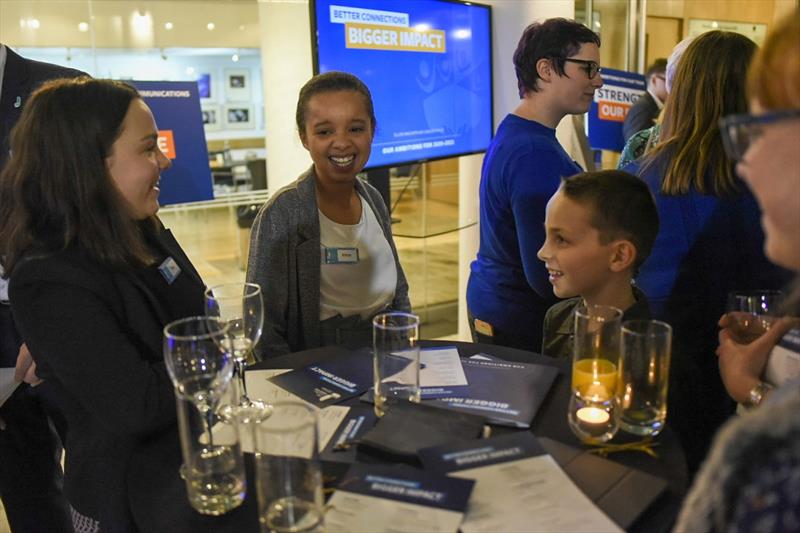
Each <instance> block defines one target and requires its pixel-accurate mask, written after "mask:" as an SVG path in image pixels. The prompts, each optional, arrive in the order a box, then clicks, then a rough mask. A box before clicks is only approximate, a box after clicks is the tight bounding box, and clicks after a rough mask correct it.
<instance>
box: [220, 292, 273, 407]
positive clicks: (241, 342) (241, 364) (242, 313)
mask: <svg viewBox="0 0 800 533" xmlns="http://www.w3.org/2000/svg"><path fill="white" fill-rule="evenodd" d="M205 303H206V315H208V316H211V317H217V318H219V319H220V320H221V321H222V322H224V323H226V324H227V325H228V327H229V329H230V336H231V338H232V343H230V344H229V346H230V353H231V355H232V356H233V359H234V361H235V362H236V375H237V376H238V377H239V380H238V381H239V401H238V403H237V404H236V405H228V406H225V407H224V408H223V409H222V410H221V411H220V414H221V415H222V416H225V417H229V418H230V417H236V418H237V419H239V420H240V421H242V422H248V421H250V420H252V419H254V418H258V417H259V416H263V415H264V414H265V413H268V409H267V406H266V405H265V404H264V403H263V402H261V401H258V400H255V401H253V400H251V399H250V398H249V397H248V396H247V382H246V380H245V369H246V367H247V358H248V357H249V356H250V355H251V354H252V353H253V348H255V346H256V344H258V340H259V339H260V338H261V330H262V328H263V325H264V304H263V301H262V299H261V287H259V286H258V285H257V284H255V283H225V284H222V285H217V286H214V287H211V288H210V289H208V290H206V292H205Z"/></svg>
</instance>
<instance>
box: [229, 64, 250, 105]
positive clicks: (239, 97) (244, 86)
mask: <svg viewBox="0 0 800 533" xmlns="http://www.w3.org/2000/svg"><path fill="white" fill-rule="evenodd" d="M250 92H251V91H250V71H249V70H248V69H228V70H226V71H225V99H226V100H227V101H229V102H248V101H249V100H250Z"/></svg>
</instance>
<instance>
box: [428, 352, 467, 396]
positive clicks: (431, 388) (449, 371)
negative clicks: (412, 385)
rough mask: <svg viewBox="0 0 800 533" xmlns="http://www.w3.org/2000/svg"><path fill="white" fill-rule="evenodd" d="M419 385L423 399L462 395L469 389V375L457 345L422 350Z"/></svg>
mask: <svg viewBox="0 0 800 533" xmlns="http://www.w3.org/2000/svg"><path fill="white" fill-rule="evenodd" d="M419 359H420V363H421V365H420V371H419V387H420V393H421V395H422V399H423V400H425V399H430V398H443V397H447V396H454V395H461V394H463V393H464V391H466V389H467V376H466V375H464V368H463V366H462V365H461V357H460V356H459V355H458V348H456V347H455V346H443V347H441V348H423V349H422V350H420V354H419Z"/></svg>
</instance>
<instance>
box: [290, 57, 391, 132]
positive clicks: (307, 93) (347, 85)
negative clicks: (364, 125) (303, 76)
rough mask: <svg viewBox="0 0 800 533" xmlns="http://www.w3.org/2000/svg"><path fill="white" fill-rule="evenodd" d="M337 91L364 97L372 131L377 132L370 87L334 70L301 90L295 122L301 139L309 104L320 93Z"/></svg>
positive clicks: (345, 73)
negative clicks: (350, 92) (351, 92)
mask: <svg viewBox="0 0 800 533" xmlns="http://www.w3.org/2000/svg"><path fill="white" fill-rule="evenodd" d="M337 91H353V92H356V93H358V94H360V95H361V96H363V97H364V106H365V107H366V109H367V114H368V115H369V120H370V122H371V123H372V131H373V132H374V131H375V126H376V120H375V108H374V106H373V105H372V94H371V93H370V92H369V87H367V85H366V84H365V83H364V82H363V81H361V80H360V79H359V78H358V77H356V76H354V75H352V74H350V73H348V72H339V71H336V70H332V71H330V72H325V73H324V74H317V75H316V76H314V77H313V78H311V79H310V80H308V81H307V82H306V84H305V85H303V88H302V89H300V96H299V97H298V99H297V110H296V111H295V121H296V122H297V131H298V132H299V133H300V138H301V139H302V138H305V134H306V133H305V127H306V113H307V112H308V103H309V102H310V101H311V98H312V97H314V96H316V95H317V94H320V93H331V92H337Z"/></svg>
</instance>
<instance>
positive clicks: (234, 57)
mask: <svg viewBox="0 0 800 533" xmlns="http://www.w3.org/2000/svg"><path fill="white" fill-rule="evenodd" d="M231 61H233V62H234V63H236V62H237V61H239V54H233V55H232V56H231Z"/></svg>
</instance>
